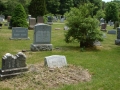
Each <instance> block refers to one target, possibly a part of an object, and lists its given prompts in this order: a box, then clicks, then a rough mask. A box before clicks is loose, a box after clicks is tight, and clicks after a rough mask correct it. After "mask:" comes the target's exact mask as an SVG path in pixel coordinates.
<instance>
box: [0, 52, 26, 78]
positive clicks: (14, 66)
mask: <svg viewBox="0 0 120 90" xmlns="http://www.w3.org/2000/svg"><path fill="white" fill-rule="evenodd" d="M26 66H27V65H26V56H25V54H23V53H22V52H18V54H16V55H15V56H13V55H12V54H10V53H6V54H5V55H4V56H3V57H2V68H1V69H0V77H1V78H2V77H7V76H12V75H18V74H21V73H23V72H24V71H27V70H28V68H27V67H26Z"/></svg>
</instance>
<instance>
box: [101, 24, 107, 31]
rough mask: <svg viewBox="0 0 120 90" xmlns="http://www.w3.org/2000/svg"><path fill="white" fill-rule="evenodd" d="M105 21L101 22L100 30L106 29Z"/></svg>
mask: <svg viewBox="0 0 120 90" xmlns="http://www.w3.org/2000/svg"><path fill="white" fill-rule="evenodd" d="M106 26H107V25H106V23H102V24H101V31H106Z"/></svg>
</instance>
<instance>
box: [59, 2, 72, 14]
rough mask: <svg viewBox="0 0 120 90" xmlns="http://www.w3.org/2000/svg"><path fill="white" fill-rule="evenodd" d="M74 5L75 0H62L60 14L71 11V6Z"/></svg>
mask: <svg viewBox="0 0 120 90" xmlns="http://www.w3.org/2000/svg"><path fill="white" fill-rule="evenodd" d="M71 7H73V0H60V7H59V14H62V15H63V14H64V13H65V12H67V11H70V8H71Z"/></svg>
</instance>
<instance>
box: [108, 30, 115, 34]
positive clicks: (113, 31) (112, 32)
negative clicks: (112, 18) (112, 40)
mask: <svg viewBox="0 0 120 90" xmlns="http://www.w3.org/2000/svg"><path fill="white" fill-rule="evenodd" d="M108 34H116V30H109V31H108Z"/></svg>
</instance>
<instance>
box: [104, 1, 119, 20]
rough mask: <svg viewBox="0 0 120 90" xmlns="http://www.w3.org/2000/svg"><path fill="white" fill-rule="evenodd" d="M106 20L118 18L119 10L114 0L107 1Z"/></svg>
mask: <svg viewBox="0 0 120 90" xmlns="http://www.w3.org/2000/svg"><path fill="white" fill-rule="evenodd" d="M105 11H106V21H107V22H108V21H109V20H111V21H113V22H115V21H118V20H119V11H118V5H117V3H116V2H108V3H107V5H106V9H105Z"/></svg>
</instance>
